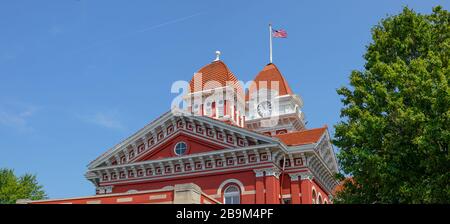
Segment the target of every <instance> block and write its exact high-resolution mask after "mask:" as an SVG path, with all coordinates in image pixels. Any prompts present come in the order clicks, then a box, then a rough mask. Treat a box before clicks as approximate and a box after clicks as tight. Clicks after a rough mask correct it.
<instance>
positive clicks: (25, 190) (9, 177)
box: [0, 169, 47, 204]
mask: <svg viewBox="0 0 450 224" xmlns="http://www.w3.org/2000/svg"><path fill="white" fill-rule="evenodd" d="M46 197H47V196H46V194H45V192H44V190H43V189H42V186H41V185H39V184H38V183H37V180H36V176H35V175H31V174H25V175H23V176H20V177H16V176H15V175H14V171H13V170H11V169H0V204H14V203H16V201H17V199H30V200H40V199H45V198H46Z"/></svg>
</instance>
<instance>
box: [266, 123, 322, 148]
mask: <svg viewBox="0 0 450 224" xmlns="http://www.w3.org/2000/svg"><path fill="white" fill-rule="evenodd" d="M326 131H327V126H324V127H321V128H314V129H308V130H302V131H296V132H291V133H286V134H279V135H275V137H277V138H278V139H280V140H281V141H282V142H283V143H284V144H286V145H288V146H294V145H307V144H311V143H316V142H317V141H319V139H320V137H322V135H323V134H324V133H325V132H326Z"/></svg>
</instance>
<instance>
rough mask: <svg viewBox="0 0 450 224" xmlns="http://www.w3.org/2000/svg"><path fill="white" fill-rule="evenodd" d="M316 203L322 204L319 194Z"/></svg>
mask: <svg viewBox="0 0 450 224" xmlns="http://www.w3.org/2000/svg"><path fill="white" fill-rule="evenodd" d="M317 204H322V196H321V195H320V194H319V199H317Z"/></svg>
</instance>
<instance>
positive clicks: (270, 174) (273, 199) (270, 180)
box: [264, 169, 280, 204]
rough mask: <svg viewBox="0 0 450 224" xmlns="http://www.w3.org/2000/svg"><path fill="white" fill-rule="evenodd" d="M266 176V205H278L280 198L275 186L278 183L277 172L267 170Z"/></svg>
mask: <svg viewBox="0 0 450 224" xmlns="http://www.w3.org/2000/svg"><path fill="white" fill-rule="evenodd" d="M265 173H266V176H265V177H264V179H265V185H266V204H279V203H280V198H279V194H280V192H279V191H278V189H279V188H278V187H277V184H278V183H279V181H278V177H279V172H277V171H275V170H273V169H269V170H265Z"/></svg>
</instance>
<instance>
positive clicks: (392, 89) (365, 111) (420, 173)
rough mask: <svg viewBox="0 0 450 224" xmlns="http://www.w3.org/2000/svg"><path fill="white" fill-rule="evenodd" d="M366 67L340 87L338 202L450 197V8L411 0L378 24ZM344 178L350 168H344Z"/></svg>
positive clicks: (442, 199) (436, 200)
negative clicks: (414, 5)
mask: <svg viewBox="0 0 450 224" xmlns="http://www.w3.org/2000/svg"><path fill="white" fill-rule="evenodd" d="M372 39H373V40H372V42H371V43H370V44H369V45H368V47H367V52H366V54H365V55H364V58H365V60H366V63H365V66H364V70H363V71H356V70H355V71H352V72H351V75H350V87H348V88H347V87H342V88H340V89H338V90H337V92H338V94H339V95H341V96H342V102H343V104H344V107H343V108H342V110H341V118H342V121H341V122H339V123H338V124H336V125H335V128H336V132H335V139H334V141H333V143H334V144H335V145H336V146H337V147H339V148H340V152H339V154H338V158H339V161H340V166H341V169H342V171H343V172H344V173H345V174H347V175H350V176H351V178H352V180H351V181H345V184H344V187H343V190H341V191H340V192H338V194H337V195H336V200H335V202H336V203H450V160H449V158H450V156H449V151H448V149H449V144H450V88H449V79H450V70H449V60H450V58H449V55H450V14H449V12H448V11H446V10H444V9H442V7H435V8H433V12H432V13H431V14H429V15H424V14H419V13H416V12H414V11H413V10H411V9H409V8H407V7H405V8H404V9H403V11H402V12H401V13H400V14H398V15H395V16H389V17H387V18H385V19H382V20H381V22H380V23H379V24H378V25H376V26H374V27H373V29H372ZM341 178H343V176H341Z"/></svg>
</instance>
